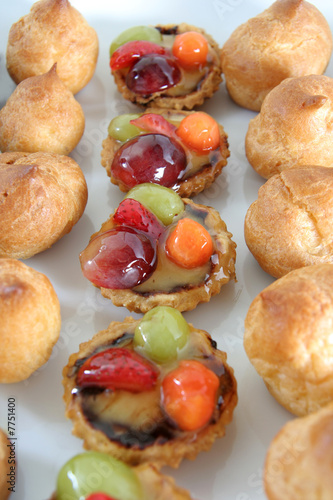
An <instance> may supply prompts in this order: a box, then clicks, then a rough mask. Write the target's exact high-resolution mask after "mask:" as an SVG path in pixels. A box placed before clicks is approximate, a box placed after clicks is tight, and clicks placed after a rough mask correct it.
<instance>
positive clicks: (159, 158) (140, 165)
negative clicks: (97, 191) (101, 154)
mask: <svg viewBox="0 0 333 500" xmlns="http://www.w3.org/2000/svg"><path fill="white" fill-rule="evenodd" d="M186 166H187V161H186V154H185V151H184V149H183V147H182V146H181V145H180V144H179V143H178V142H177V141H176V140H175V139H173V138H170V137H167V136H165V135H162V134H145V135H139V136H137V137H134V138H133V139H131V140H129V141H127V142H126V143H125V144H124V145H123V146H122V147H120V148H119V149H118V151H117V152H116V154H115V156H114V159H113V162H112V165H111V175H112V177H113V178H114V179H116V180H118V181H120V182H121V183H123V184H124V185H125V186H126V187H127V189H131V188H132V187H134V186H136V185H137V184H142V183H144V182H153V183H155V184H160V185H162V186H165V187H168V188H171V187H173V186H174V185H175V184H176V182H177V181H178V180H179V179H180V178H181V176H182V174H183V173H184V171H185V169H186Z"/></svg>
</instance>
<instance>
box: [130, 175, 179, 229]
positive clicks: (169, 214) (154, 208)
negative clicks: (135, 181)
mask: <svg viewBox="0 0 333 500" xmlns="http://www.w3.org/2000/svg"><path fill="white" fill-rule="evenodd" d="M126 198H133V199H134V200H137V201H140V202H141V203H142V204H143V205H144V206H145V207H147V208H148V209H149V210H150V211H151V212H153V213H154V214H155V215H156V217H158V219H159V220H160V221H161V222H162V223H163V224H164V225H166V226H167V225H168V224H171V222H172V221H173V219H174V218H175V217H176V216H177V215H180V214H181V213H182V212H183V211H184V202H183V200H182V199H181V197H180V196H179V195H178V194H177V193H175V192H174V191H173V190H172V189H169V188H167V187H164V186H160V185H158V184H153V183H150V182H148V183H143V184H140V185H138V186H135V187H134V188H132V189H131V190H130V191H129V192H128V193H127V196H126Z"/></svg>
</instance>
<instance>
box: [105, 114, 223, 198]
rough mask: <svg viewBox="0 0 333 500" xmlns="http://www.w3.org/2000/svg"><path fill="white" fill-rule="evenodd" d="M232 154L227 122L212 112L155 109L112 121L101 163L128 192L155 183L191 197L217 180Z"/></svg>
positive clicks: (114, 180) (115, 181) (121, 187)
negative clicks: (213, 116)
mask: <svg viewBox="0 0 333 500" xmlns="http://www.w3.org/2000/svg"><path fill="white" fill-rule="evenodd" d="M229 156H230V152H229V145H228V137H227V135H226V133H225V131H224V129H223V127H222V125H220V124H218V123H217V122H216V121H215V120H214V119H213V118H212V117H211V116H210V115H208V114H207V113H204V112H202V111H196V112H194V111H182V110H181V111H175V110H170V109H168V110H167V109H165V110H158V109H156V108H154V109H153V108H152V109H149V110H147V111H145V112H144V113H137V114H134V113H133V114H123V115H120V116H117V117H115V118H113V119H112V120H111V122H110V125H109V128H108V137H107V138H106V139H105V140H104V141H103V149H102V153H101V163H102V165H103V167H105V169H106V172H107V174H108V176H109V177H110V178H111V182H112V183H113V184H116V185H118V186H119V188H120V190H121V191H123V192H127V191H129V190H130V189H131V188H132V187H134V186H136V185H138V184H142V183H144V182H153V183H155V184H159V185H162V186H165V187H168V188H171V189H173V190H174V191H176V192H177V193H178V194H179V195H180V196H184V197H187V198H189V197H191V196H193V195H196V194H198V193H200V192H201V191H203V190H204V189H206V188H208V187H209V186H210V185H211V184H212V183H213V182H214V180H215V179H216V177H218V176H219V175H220V173H221V171H222V168H223V167H225V166H226V164H227V158H228V157H229Z"/></svg>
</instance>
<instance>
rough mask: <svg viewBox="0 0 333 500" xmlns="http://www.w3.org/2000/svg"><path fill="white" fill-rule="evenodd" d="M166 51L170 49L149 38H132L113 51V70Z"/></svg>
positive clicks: (111, 60) (111, 64)
mask: <svg viewBox="0 0 333 500" xmlns="http://www.w3.org/2000/svg"><path fill="white" fill-rule="evenodd" d="M166 53H168V50H167V49H166V48H165V47H162V46H161V45H158V44H157V43H153V42H150V41H147V40H132V41H130V42H126V43H125V44H124V45H121V46H120V47H119V48H118V49H116V50H115V51H114V52H113V54H112V56H111V59H110V67H111V70H112V71H116V70H118V69H123V68H127V67H128V66H132V65H133V63H134V62H135V61H138V60H139V59H140V58H142V57H143V56H146V55H148V54H166Z"/></svg>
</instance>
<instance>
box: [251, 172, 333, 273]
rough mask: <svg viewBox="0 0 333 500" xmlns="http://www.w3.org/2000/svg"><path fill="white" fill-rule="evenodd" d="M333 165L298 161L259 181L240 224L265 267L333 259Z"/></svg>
mask: <svg viewBox="0 0 333 500" xmlns="http://www.w3.org/2000/svg"><path fill="white" fill-rule="evenodd" d="M332 197H333V170H332V169H330V168H326V167H320V166H298V167H293V168H288V169H286V170H283V171H282V172H281V173H280V174H276V175H274V176H273V177H271V178H270V179H268V181H266V183H265V184H264V185H263V186H261V188H260V189H259V192H258V199H257V200H256V201H254V202H253V203H252V205H251V206H250V207H249V209H248V211H247V213H246V216H245V224H244V232H245V241H246V244H247V246H248V248H249V250H250V252H251V253H252V255H253V256H254V257H255V259H256V260H257V262H258V263H259V265H260V266H261V267H262V269H263V270H264V271H266V272H267V273H268V274H270V275H271V276H274V277H275V278H279V277H281V276H283V275H285V274H287V273H288V272H289V271H292V270H293V269H296V268H299V267H303V266H309V265H313V264H323V263H333V240H332V235H333V205H332Z"/></svg>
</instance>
